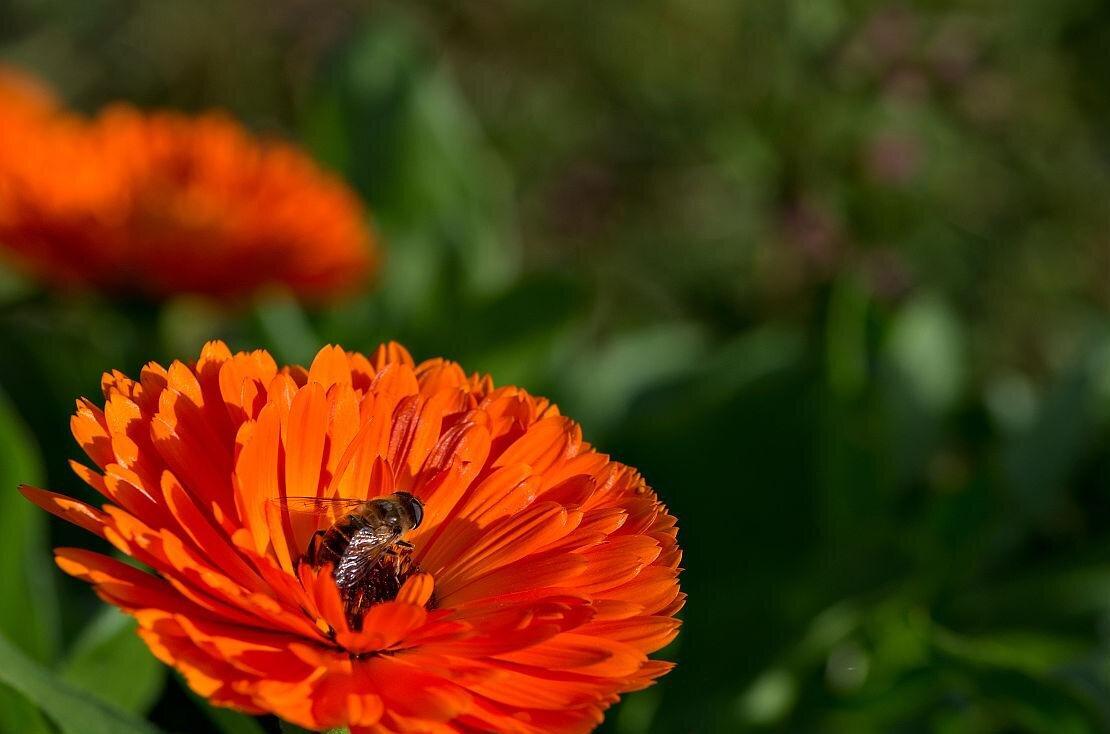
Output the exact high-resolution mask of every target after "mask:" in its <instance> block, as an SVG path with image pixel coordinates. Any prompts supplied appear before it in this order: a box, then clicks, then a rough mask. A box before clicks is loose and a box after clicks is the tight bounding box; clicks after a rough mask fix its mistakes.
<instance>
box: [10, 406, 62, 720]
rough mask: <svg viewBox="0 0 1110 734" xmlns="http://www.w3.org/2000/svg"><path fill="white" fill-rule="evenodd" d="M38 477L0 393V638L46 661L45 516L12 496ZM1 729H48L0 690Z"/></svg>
mask: <svg viewBox="0 0 1110 734" xmlns="http://www.w3.org/2000/svg"><path fill="white" fill-rule="evenodd" d="M41 478H42V468H41V466H40V461H39V456H38V449H37V448H36V447H35V445H34V443H33V442H32V440H31V437H30V435H29V434H28V432H27V430H26V428H25V427H24V426H23V423H22V421H21V420H20V419H19V417H18V416H17V415H16V413H15V411H14V410H13V409H12V407H11V406H10V405H9V404H8V400H7V397H6V396H4V395H3V394H0V599H4V600H6V601H5V602H4V603H2V604H0V633H3V634H5V635H8V636H9V637H11V638H12V639H15V640H19V645H20V647H21V648H22V649H23V651H24V652H26V653H27V654H29V655H31V656H32V657H34V658H35V659H37V660H40V661H43V662H48V661H49V660H50V659H51V658H52V657H53V656H54V653H55V650H56V648H57V642H58V640H57V629H58V624H57V620H58V608H57V601H56V599H57V598H56V596H55V594H54V583H53V581H54V568H53V564H52V563H51V556H50V551H49V548H48V544H47V538H46V527H47V516H46V514H45V513H43V512H42V511H40V510H39V509H38V508H37V507H35V506H34V505H32V504H31V503H30V502H28V501H27V500H25V499H24V498H23V496H22V495H21V494H20V493H19V492H17V491H15V490H16V486H18V485H19V484H20V483H23V482H29V483H38V482H40V481H41ZM16 600H19V601H18V603H17V602H16ZM0 730H2V731H18V732H22V733H24V734H34V733H38V732H48V731H49V727H48V725H47V723H46V721H45V720H44V719H43V718H42V715H41V714H40V713H39V712H38V711H37V710H36V709H35V707H34V706H32V705H31V704H30V703H28V702H27V701H25V700H23V699H22V698H20V697H19V696H18V695H16V694H15V693H14V692H13V691H10V690H7V689H6V688H4V687H0Z"/></svg>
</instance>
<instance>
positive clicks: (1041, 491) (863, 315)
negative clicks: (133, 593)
mask: <svg viewBox="0 0 1110 734" xmlns="http://www.w3.org/2000/svg"><path fill="white" fill-rule="evenodd" d="M1108 47H1110V6H1108V5H1107V4H1106V3H1101V2H1098V1H1097V0H1052V1H1051V2H1050V1H1049V0H1028V1H1027V2H1010V3H1004V2H993V1H991V0H968V1H967V2H933V1H922V2H915V3H911V2H891V1H887V2H864V1H862V0H773V1H772V0H760V1H757V0H751V1H740V2H735V1H730V0H701V1H700V2H696V3H694V2H681V1H680V0H642V1H641V2H637V3H630V2H610V3H587V2H578V1H574V0H571V1H569V2H563V3H546V4H543V3H511V2H505V0H488V1H487V2H482V3H476V2H466V3H456V4H445V3H433V2H428V1H426V0H424V1H421V0H418V1H417V2H410V3H399V2H385V1H382V2H376V3H368V2H367V3H363V2H356V1H355V0H345V1H344V0H340V1H338V2H329V3H313V2H307V1H306V0H276V1H271V2H265V3H264V2H260V0H234V1H232V2H217V1H216V0H203V1H201V2H195V1H187V0H163V1H161V2H157V3H137V2H129V1H125V0H98V1H97V2H90V3H80V4H74V3H66V2H60V1H59V0H4V1H3V2H0V56H2V57H3V58H4V59H7V60H9V61H16V62H19V63H24V64H26V65H28V66H29V67H31V68H33V69H35V70H36V71H38V72H39V73H41V74H43V75H44V76H45V77H47V78H48V79H49V80H50V81H51V82H52V83H54V84H56V85H57V87H58V88H59V89H60V90H61V92H62V94H63V95H64V96H65V97H66V98H68V99H69V100H71V101H72V102H73V103H74V104H76V105H78V106H80V107H83V108H85V109H90V110H91V109H95V108H96V107H98V106H99V105H100V104H103V103H105V102H108V101H110V100H113V99H118V98H125V99H129V100H132V101H135V102H137V103H139V104H142V105H153V106H175V107H180V108H185V109H200V108H205V107H211V106H216V107H223V108H227V109H229V110H231V111H232V112H234V113H235V114H237V115H238V116H240V117H242V118H243V119H245V120H246V121H247V122H248V123H249V124H251V125H252V126H254V127H255V128H256V129H259V130H264V131H269V132H277V133H279V134H284V135H287V136H289V137H291V138H294V139H298V140H300V141H301V142H302V143H303V144H304V145H306V146H307V147H308V148H309V149H310V150H312V151H313V152H314V153H315V154H316V155H317V156H319V157H320V159H321V160H323V161H325V162H326V163H327V164H328V165H329V166H331V167H332V168H334V169H335V170H337V171H339V172H341V173H343V174H344V175H345V176H346V177H347V178H348V180H349V181H350V182H351V183H352V185H354V186H355V187H356V189H357V190H358V191H359V192H360V194H362V195H363V196H364V197H365V198H366V200H367V201H368V202H369V204H370V206H371V208H372V210H373V212H374V222H375V226H376V227H377V228H378V230H379V231H380V233H381V235H382V238H383V241H384V242H385V244H386V247H387V250H388V262H387V266H386V270H385V272H384V273H383V274H382V276H381V278H380V282H379V283H378V286H377V288H376V289H375V290H372V291H370V292H368V293H367V294H365V295H363V296H359V297H357V298H354V299H352V300H349V301H347V302H344V303H341V304H336V305H333V306H330V307H327V308H323V309H321V310H318V311H314V312H310V311H306V310H304V309H303V308H302V307H301V306H300V305H298V304H297V303H296V302H295V301H294V300H293V299H291V298H290V297H289V296H288V295H286V294H281V293H273V294H267V295H264V296H262V297H260V298H259V299H258V300H257V302H256V303H255V304H253V305H252V306H251V307H249V308H245V309H233V310H229V309H226V308H224V307H222V306H221V305H220V304H212V303H205V302H200V301H197V300H195V299H187V298H183V299H178V300H175V301H172V302H170V303H166V304H160V305H157V306H154V305H151V304H134V303H129V304H119V303H112V302H110V301H107V300H105V299H97V298H95V297H92V296H89V297H84V298H75V297H69V298H64V299H63V298H57V297H54V296H51V295H49V294H44V293H40V292H38V290H36V289H35V288H34V287H33V286H28V285H27V284H20V283H18V281H15V282H13V283H8V282H7V280H5V282H4V283H3V284H2V285H3V287H2V288H0V350H2V352H3V354H4V355H5V358H4V359H3V360H0V386H2V387H3V389H4V390H5V392H6V393H7V394H8V395H9V396H10V399H11V402H12V403H13V405H14V406H15V408H16V409H17V410H18V412H19V414H20V415H21V416H22V421H23V422H25V423H26V424H27V426H29V427H30V429H31V430H32V432H33V434H34V435H35V436H36V437H37V439H38V445H39V448H40V449H41V453H42V460H43V464H44V466H45V472H46V475H45V476H46V480H45V481H46V482H47V483H48V486H51V487H54V488H57V489H60V490H63V491H69V492H72V493H74V494H77V495H81V494H82V493H83V492H86V491H87V490H84V489H82V488H80V487H79V486H78V483H77V482H76V481H75V480H73V479H72V478H71V477H69V476H68V473H67V470H66V466H65V459H67V458H70V457H75V456H76V451H75V447H73V445H72V441H71V440H70V439H69V438H68V437H67V435H66V431H67V425H68V423H67V416H68V413H69V411H70V409H71V406H72V400H73V398H74V397H76V396H77V395H82V394H85V395H88V394H94V393H95V391H96V386H97V380H98V376H99V374H100V372H101V371H102V370H104V369H108V368H121V369H124V370H126V371H130V372H134V371H136V370H137V369H138V367H139V365H140V364H141V363H142V362H144V361H146V360H148V359H152V358H160V359H165V358H167V357H178V356H186V355H189V354H191V353H193V352H194V351H195V350H196V349H197V347H198V346H199V344H200V343H202V342H203V341H204V340H206V339H208V338H212V337H222V338H226V339H228V340H229V341H231V342H232V343H233V345H235V346H240V347H255V346H259V345H261V346H266V347H268V348H270V349H273V350H274V351H275V352H276V353H277V354H278V355H279V356H280V357H281V358H282V359H285V360H304V359H306V358H308V357H309V356H310V355H311V354H312V352H313V351H314V350H315V349H316V348H318V347H319V346H320V345H321V344H323V343H326V342H338V343H341V344H343V345H344V346H346V347H347V348H351V349H367V348H370V347H372V346H373V345H374V344H375V343H377V342H378V341H380V340H383V339H399V340H401V341H403V342H405V343H407V344H409V345H410V346H411V347H412V348H413V351H414V352H415V353H416V354H417V356H421V357H425V356H432V355H439V354H443V355H446V356H449V357H453V358H456V359H459V360H461V361H462V362H463V363H464V365H465V366H466V367H467V368H469V369H480V370H489V371H491V372H492V373H493V374H494V376H495V378H496V379H497V380H498V381H499V382H517V383H521V384H523V385H525V386H527V387H528V388H530V389H532V390H534V391H536V392H542V393H546V394H549V395H551V396H552V397H554V398H555V399H556V400H558V401H559V403H560V404H561V406H562V407H563V409H564V411H565V412H567V413H568V414H570V415H572V416H575V417H577V418H579V419H581V420H582V421H583V423H584V425H585V429H586V434H587V436H588V437H589V439H590V440H591V441H592V442H594V443H596V444H597V445H599V446H601V447H602V448H603V449H605V450H607V451H611V452H612V453H613V454H614V455H616V456H617V457H619V458H620V459H621V460H623V461H626V462H628V463H631V464H633V465H635V466H637V467H639V468H640V469H642V470H643V472H644V473H645V475H646V476H647V477H648V479H649V481H651V483H652V484H653V485H654V486H655V487H656V488H657V489H658V491H659V492H660V494H661V495H662V497H663V498H664V499H665V500H666V501H667V502H668V503H669V504H670V505H671V507H672V509H673V510H674V512H675V513H676V514H677V516H678V517H679V519H680V527H681V535H680V540H681V542H682V544H683V547H684V548H685V551H686V562H685V565H686V567H687V570H686V572H685V573H684V575H683V585H684V590H685V591H687V592H688V593H689V595H690V601H689V604H688V606H687V608H686V610H685V611H684V612H683V616H684V619H685V626H684V629H683V632H682V634H681V635H680V637H679V638H678V640H677V641H676V643H675V644H674V646H673V648H672V649H670V650H668V651H666V652H667V654H668V655H669V656H671V657H672V658H674V659H677V660H678V661H679V667H678V668H677V669H676V670H675V671H674V672H673V673H672V674H671V675H670V676H668V677H667V678H666V679H665V680H664V681H663V682H662V683H660V684H659V685H658V686H657V687H655V688H653V689H650V690H648V691H645V692H642V693H639V694H635V695H633V696H629V697H627V698H626V700H625V701H624V702H622V704H621V705H620V706H619V707H618V709H617V710H616V711H615V712H614V713H613V714H611V715H610V716H609V717H608V719H607V721H606V724H605V725H604V727H603V730H604V731H606V732H613V733H615V734H648V733H651V734H661V733H665V732H675V733H677V732H699V733H701V732H733V731H822V732H825V731H829V732H851V733H853V734H855V733H857V732H889V731H899V732H917V731H937V732H944V733H946V734H964V733H967V734H978V733H980V732H1001V731H1031V732H1093V731H1106V730H1110V656H1108V654H1107V653H1108V651H1110V650H1108V648H1110V625H1108V622H1110V484H1108V480H1107V477H1108V476H1110V319H1108V317H1107V312H1108V309H1110V235H1108V234H1107V233H1108V232H1110V203H1108V202H1110V134H1108V127H1107V123H1108V121H1110V102H1108V98H1107V96H1106V94H1105V80H1106V78H1107V74H1108V73H1110V60H1108V59H1107V56H1106V49H1107V48H1108ZM9 412H11V411H8V410H2V411H0V419H2V420H0V433H2V434H3V435H2V436H0V438H2V439H3V440H0V447H3V452H4V453H3V456H0V459H2V460H3V462H2V464H0V474H2V476H3V479H4V484H6V485H8V486H9V487H10V486H12V485H13V484H14V483H15V482H17V481H29V480H35V479H37V478H38V477H37V476H36V475H37V474H38V473H39V471H40V470H39V469H38V459H37V458H36V449H35V448H34V446H33V443H32V442H31V441H30V440H28V439H27V438H26V436H25V435H24V433H25V431H24V430H23V429H22V427H20V421H19V419H18V418H17V417H16V416H14V415H12V416H8V415H7V413H9ZM0 509H2V512H0V524H3V528H4V532H2V533H0V544H2V548H0V561H2V563H3V564H4V569H5V570H4V572H3V573H2V574H0V584H3V587H2V588H0V595H2V596H3V598H5V599H14V598H19V599H29V600H30V601H31V604H32V605H35V606H34V609H35V611H33V612H32V611H31V607H27V608H23V607H20V608H18V609H16V608H14V607H9V606H7V605H5V606H3V607H0V610H2V612H0V631H2V632H3V633H4V634H5V635H8V636H10V637H12V638H13V640H17V641H18V643H19V645H20V647H21V648H22V652H16V651H15V650H14V648H11V650H9V648H10V647H11V646H10V645H9V644H8V643H3V644H0V654H2V655H3V656H11V655H18V656H19V657H18V658H12V659H13V660H19V661H20V662H19V663H18V665H20V666H26V665H31V664H32V663H30V662H25V661H24V656H26V657H27V661H29V660H30V659H31V658H33V659H34V661H35V662H34V663H33V665H35V666H38V667H36V668H35V670H38V671H39V672H36V673H35V676H39V677H38V678H35V680H41V679H42V678H41V676H45V675H57V676H59V677H60V678H61V679H64V680H66V681H69V684H71V685H72V687H74V688H75V689H77V688H80V689H83V691H84V692H83V693H81V694H80V695H79V696H78V698H77V699H75V700H78V701H81V702H84V703H79V704H75V705H77V706H78V707H79V708H78V709H77V710H78V711H81V710H83V709H81V708H80V706H85V705H87V699H85V698H81V697H80V696H87V695H89V694H91V695H93V696H97V697H99V700H102V701H107V702H108V703H109V704H111V705H112V706H114V707H115V710H116V712H117V713H118V714H119V715H121V716H122V715H124V714H122V713H119V712H121V711H130V712H138V713H149V714H150V716H151V717H152V719H153V721H155V722H156V723H158V724H159V725H160V726H163V727H165V728H167V729H172V730H175V731H199V730H205V729H206V728H211V727H212V726H216V727H218V728H219V729H220V730H221V731H225V732H250V731H260V730H261V729H260V728H259V726H258V725H257V724H256V723H255V722H253V721H251V720H249V719H247V718H244V717H240V716H237V715H233V714H230V713H227V712H218V713H213V712H205V711H202V706H201V705H200V704H197V703H196V701H195V700H194V699H192V698H190V697H189V696H188V695H187V694H186V693H185V692H184V691H183V690H182V687H181V685H180V683H178V682H177V681H176V680H175V679H172V678H171V679H170V682H169V684H168V685H166V686H165V687H164V688H163V686H162V679H161V672H160V668H158V667H157V666H156V665H154V664H153V663H151V662H150V661H149V660H147V659H146V658H144V651H143V650H142V649H141V648H137V647H136V646H135V644H134V643H133V641H132V640H130V639H125V638H124V637H121V636H120V635H121V634H123V633H125V632H126V630H125V629H124V628H121V627H120V626H119V625H120V622H119V621H118V620H114V619H111V618H107V617H103V616H102V614H101V612H100V611H99V609H100V605H99V604H98V603H97V602H96V601H95V600H94V599H93V598H92V595H91V593H89V592H88V591H87V590H86V589H84V588H83V587H81V586H80V585H77V584H74V583H72V582H69V581H67V580H64V579H61V578H60V577H59V578H58V580H57V581H56V583H57V585H58V589H57V590H55V589H53V587H52V585H51V584H53V583H55V582H53V581H51V582H50V583H47V582H46V581H44V580H42V579H50V578H52V577H51V576H50V575H49V574H47V573H45V572H41V573H40V572H34V573H30V572H29V570H30V566H31V565H34V564H41V563H42V560H43V559H44V558H46V552H45V550H44V547H45V542H44V540H45V539H44V538H43V537H42V530H43V528H44V527H45V522H44V521H43V520H42V519H41V518H40V517H39V516H38V515H36V514H35V513H33V512H29V511H27V508H26V507H25V506H24V505H22V504H20V500H19V499H18V498H16V499H12V496H11V495H3V496H0ZM40 525H41V526H42V527H40ZM9 526H10V527H9ZM51 532H52V540H53V542H54V544H59V543H68V542H74V543H80V542H84V541H83V540H77V538H79V537H80V535H79V534H78V533H76V532H74V531H73V530H72V529H71V528H64V527H62V526H61V525H52V526H51ZM71 539H72V541H71ZM59 594H60V598H61V599H62V600H63V603H62V604H61V605H59V603H58V601H57V599H58V598H59V597H58V595H59ZM39 605H41V606H39ZM59 606H60V611H59V609H58V608H59ZM21 614H24V615H28V616H27V619H17V618H16V617H17V616H18V615H21ZM120 661H125V662H120ZM9 664H11V665H15V663H9V661H8V660H7V658H6V659H5V660H4V661H2V664H0V669H3V670H7V669H8V667H9ZM115 665H128V666H139V667H140V668H141V669H142V670H143V671H147V672H145V673H144V676H147V675H149V676H150V677H151V679H152V680H148V681H146V682H145V683H144V685H145V684H146V683H149V687H148V688H142V689H141V690H140V689H138V688H135V687H129V686H126V685H120V681H118V680H114V679H113V678H112V677H111V676H105V675H103V674H102V673H103V671H105V670H109V669H110V668H111V667H112V666H115ZM39 668H41V670H39ZM48 670H53V671H54V673H49V672H46V671H48ZM0 682H7V681H6V680H5V679H4V676H3V675H2V674H0ZM59 690H62V689H59ZM65 690H69V688H68V687H67V688H66V689H65ZM23 693H24V694H25V695H26V696H27V697H28V698H29V699H30V700H31V701H33V702H35V703H37V704H40V705H42V704H43V703H44V701H43V700H40V699H39V698H36V697H35V695H34V691H23ZM58 695H62V694H61V693H59V694H58ZM0 696H3V699H2V700H0V716H2V717H3V718H0V722H2V725H3V726H5V727H7V728H6V729H5V731H7V730H11V731H48V730H49V729H47V728H45V727H46V726H47V725H46V724H45V722H44V721H42V720H41V717H40V716H39V715H38V714H37V713H36V712H35V709H34V707H32V706H29V705H26V704H23V703H20V702H19V700H18V699H16V698H14V697H13V696H14V694H12V693H11V692H9V691H6V690H0ZM97 705H98V706H99V704H97ZM63 708H64V707H63ZM113 715H115V714H113ZM12 717H15V718H12ZM207 717H211V718H207ZM57 723H59V724H60V725H61V726H62V727H63V729H65V726H66V724H65V722H64V721H62V720H61V719H59V720H58V721H57ZM264 723H265V725H266V726H269V725H270V723H268V722H264ZM65 730H67V731H68V730H69V729H65ZM86 730H88V729H86ZM116 730H119V731H122V729H115V730H113V731H116Z"/></svg>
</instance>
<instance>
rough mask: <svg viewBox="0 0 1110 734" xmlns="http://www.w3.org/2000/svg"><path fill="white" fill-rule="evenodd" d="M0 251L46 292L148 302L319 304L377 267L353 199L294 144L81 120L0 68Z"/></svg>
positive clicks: (166, 119) (206, 124)
mask: <svg viewBox="0 0 1110 734" xmlns="http://www.w3.org/2000/svg"><path fill="white" fill-rule="evenodd" d="M0 245H2V246H3V247H4V248H5V249H7V250H8V251H9V252H10V253H12V254H13V255H14V259H15V260H16V262H17V263H19V264H21V265H22V266H23V267H24V268H26V269H28V270H29V271H31V272H32V273H34V274H35V275H37V276H39V277H41V278H43V279H46V280H48V281H51V282H53V283H55V284H58V285H61V286H70V285H87V286H92V287H96V288H101V289H104V290H108V291H112V292H122V293H138V294H143V295H147V296H155V297H157V296H166V295H170V294H174V293H201V294H208V295H214V296H236V295H244V294H248V293H250V292H252V291H254V290H256V289H257V288H259V287H261V286H263V285H266V284H270V283H280V284H284V285H286V286H288V287H289V288H291V289H292V290H293V291H294V292H296V293H297V294H298V295H300V296H303V297H309V298H321V297H324V296H328V295H331V294H332V293H333V292H335V291H342V290H349V289H352V288H354V287H355V286H357V285H358V284H359V283H360V282H362V281H363V280H365V279H366V278H367V277H368V275H370V274H371V272H372V271H373V270H374V269H375V266H376V258H377V255H376V248H375V245H374V241H373V239H372V237H371V235H370V233H369V231H368V228H367V222H366V213H365V212H364V210H363V208H362V206H361V204H360V203H359V201H358V199H357V198H356V196H355V195H354V194H353V193H352V192H351V191H350V190H349V189H348V188H347V187H346V186H345V185H344V184H343V183H342V182H341V181H340V180H339V179H337V178H336V177H334V176H331V175H329V174H327V173H325V172H323V171H322V170H320V168H319V167H318V166H316V164H315V163H313V162H312V160H310V159H309V158H308V157H307V156H306V155H305V154H304V153H302V152H300V151H299V150H297V149H296V148H294V147H292V146H290V145H288V144H285V143H281V142H277V141H274V140H259V139H257V138H254V137H253V136H251V135H250V134H249V133H248V132H247V131H246V130H244V129H243V128H242V127H241V126H240V125H239V124H237V123H236V122H234V121H233V120H231V119H228V118H226V117H224V116H222V115H220V114H216V113H208V114H204V115H201V116H199V117H186V116H184V115H180V114H175V113H168V112H163V113H152V114H147V113H143V112H140V111H138V110H135V109H133V108H131V107H128V106H124V105H117V106H114V107H110V108H108V109H107V110H105V111H103V112H102V113H101V114H99V115H98V116H97V117H95V118H93V119H85V118H82V117H79V116H77V115H75V114H71V113H69V112H67V111H65V110H60V109H58V108H56V107H54V106H53V103H52V101H51V97H50V95H49V93H48V92H46V91H44V90H42V89H41V87H38V86H37V85H35V83H34V82H33V81H30V80H27V79H26V78H24V77H21V76H19V75H18V73H17V72H14V71H11V70H4V69H0Z"/></svg>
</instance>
